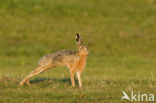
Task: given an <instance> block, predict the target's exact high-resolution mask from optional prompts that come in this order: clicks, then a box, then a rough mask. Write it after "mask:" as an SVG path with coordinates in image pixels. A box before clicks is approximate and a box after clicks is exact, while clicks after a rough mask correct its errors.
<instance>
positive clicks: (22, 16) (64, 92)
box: [0, 0, 156, 103]
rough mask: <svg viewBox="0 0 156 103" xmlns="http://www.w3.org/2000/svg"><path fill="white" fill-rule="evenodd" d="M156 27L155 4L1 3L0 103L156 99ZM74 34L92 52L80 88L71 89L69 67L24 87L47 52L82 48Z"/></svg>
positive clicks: (149, 0)
mask: <svg viewBox="0 0 156 103" xmlns="http://www.w3.org/2000/svg"><path fill="white" fill-rule="evenodd" d="M155 24H156V1H155V0H118V1H117V0H0V103H121V102H123V103H127V102H129V101H127V100H123V101H121V98H122V96H123V94H122V91H126V92H127V93H128V94H129V95H130V92H131V91H134V92H135V93H138V92H139V91H140V92H141V93H146V94H151V93H152V94H155V95H156V34H155V33H156V25H155ZM76 33H80V34H81V35H82V38H83V40H84V43H85V44H86V45H87V46H88V48H89V50H90V54H89V56H88V60H87V66H86V68H85V70H84V72H83V73H82V81H83V87H82V88H79V87H78V82H77V78H76V77H75V79H76V87H71V84H70V79H69V70H68V69H66V68H65V67H56V68H52V69H50V70H48V71H46V72H44V73H42V74H40V75H37V76H35V77H33V78H32V79H31V81H30V82H31V86H19V85H18V84H19V82H20V81H21V80H22V78H23V77H24V76H25V75H27V74H28V73H29V72H30V71H32V70H34V69H35V68H36V66H37V63H38V60H39V58H41V57H42V56H44V55H45V54H50V53H53V52H56V51H59V50H62V49H72V50H76V49H77V46H76V43H75V34H76ZM155 101H156V100H155ZM153 103H154V102H153Z"/></svg>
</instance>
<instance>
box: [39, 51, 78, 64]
mask: <svg viewBox="0 0 156 103" xmlns="http://www.w3.org/2000/svg"><path fill="white" fill-rule="evenodd" d="M74 59H77V55H76V51H72V50H62V51H59V52H56V53H53V54H48V55H45V56H44V57H42V58H41V59H40V61H39V65H48V64H50V63H52V64H54V65H59V64H63V63H65V62H68V61H69V62H70V61H74Z"/></svg>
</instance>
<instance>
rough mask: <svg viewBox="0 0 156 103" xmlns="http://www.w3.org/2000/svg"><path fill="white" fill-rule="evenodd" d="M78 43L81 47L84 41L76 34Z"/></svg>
mask: <svg viewBox="0 0 156 103" xmlns="http://www.w3.org/2000/svg"><path fill="white" fill-rule="evenodd" d="M76 43H77V45H78V46H80V45H81V44H82V40H81V37H80V34H78V33H77V34H76Z"/></svg>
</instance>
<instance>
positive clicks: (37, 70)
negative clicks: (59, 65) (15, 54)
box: [20, 66, 49, 85]
mask: <svg viewBox="0 0 156 103" xmlns="http://www.w3.org/2000/svg"><path fill="white" fill-rule="evenodd" d="M48 68H49V67H41V66H38V67H37V68H36V69H35V70H34V71H32V72H30V73H29V74H28V75H27V76H26V77H25V78H24V79H23V80H22V81H21V82H20V85H23V84H24V83H25V82H26V84H27V85H30V84H29V79H30V78H31V77H33V76H35V75H37V74H39V73H41V72H43V71H45V70H47V69H48Z"/></svg>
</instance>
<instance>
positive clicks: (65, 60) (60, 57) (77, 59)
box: [20, 34, 89, 87]
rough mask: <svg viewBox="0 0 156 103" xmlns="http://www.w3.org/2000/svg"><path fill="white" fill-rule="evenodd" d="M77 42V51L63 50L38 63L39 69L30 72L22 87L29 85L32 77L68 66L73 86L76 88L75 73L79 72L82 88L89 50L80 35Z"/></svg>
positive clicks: (21, 83) (77, 36)
mask: <svg viewBox="0 0 156 103" xmlns="http://www.w3.org/2000/svg"><path fill="white" fill-rule="evenodd" d="M76 42H77V45H78V50H77V51H72V50H62V51H59V52H56V53H54V54H49V55H46V56H44V57H42V58H41V59H40V61H39V63H38V67H37V68H36V69H35V70H34V71H32V72H30V73H29V74H28V75H27V76H26V77H25V78H24V79H23V80H22V81H21V82H20V85H23V84H24V83H26V84H27V85H30V84H29V80H30V78H31V77H33V76H35V75H37V74H39V73H41V72H44V71H46V70H48V69H49V68H52V67H55V66H66V67H68V68H69V69H70V79H71V84H72V86H75V80H74V73H75V72H77V77H78V81H79V86H80V87H82V82H81V77H80V76H81V72H82V71H83V69H84V67H85V65H86V59H87V55H88V53H89V52H88V49H87V48H86V47H85V46H84V45H83V43H82V40H81V38H80V35H79V34H76Z"/></svg>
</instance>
